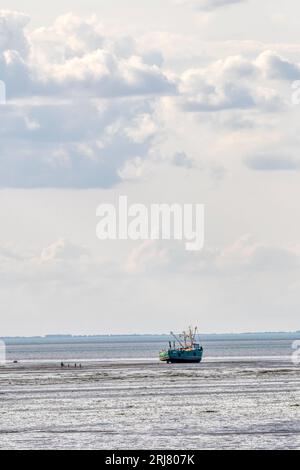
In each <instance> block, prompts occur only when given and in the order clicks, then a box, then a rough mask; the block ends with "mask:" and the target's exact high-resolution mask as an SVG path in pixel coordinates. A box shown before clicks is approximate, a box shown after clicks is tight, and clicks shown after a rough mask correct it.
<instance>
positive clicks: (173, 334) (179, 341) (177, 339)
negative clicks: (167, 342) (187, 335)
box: [171, 331, 184, 348]
mask: <svg viewBox="0 0 300 470" xmlns="http://www.w3.org/2000/svg"><path fill="white" fill-rule="evenodd" d="M171 335H172V336H173V337H174V338H175V339H176V341H178V343H179V344H180V346H181V347H182V348H184V345H183V344H182V342H181V340H180V339H179V338H178V337H177V336H176V335H175V333H173V331H171Z"/></svg>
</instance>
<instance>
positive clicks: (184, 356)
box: [159, 348, 203, 364]
mask: <svg viewBox="0 0 300 470" xmlns="http://www.w3.org/2000/svg"><path fill="white" fill-rule="evenodd" d="M159 358H160V360H161V361H162V362H167V363H168V364H199V363H200V362H201V361H202V358H203V349H202V348H200V349H192V350H182V349H169V351H163V352H161V353H160V356H159Z"/></svg>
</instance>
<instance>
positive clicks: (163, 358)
mask: <svg viewBox="0 0 300 470" xmlns="http://www.w3.org/2000/svg"><path fill="white" fill-rule="evenodd" d="M159 360H160V361H161V362H169V360H170V355H169V352H168V351H161V352H160V353H159Z"/></svg>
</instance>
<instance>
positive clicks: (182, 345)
mask: <svg viewBox="0 0 300 470" xmlns="http://www.w3.org/2000/svg"><path fill="white" fill-rule="evenodd" d="M171 335H172V336H173V338H174V340H175V341H173V342H172V341H169V349H164V350H163V351H161V352H160V353H159V359H160V361H162V362H166V363H167V364H172V363H183V364H184V363H189V364H190V363H193V364H199V363H200V362H201V361H202V358H203V347H202V346H201V345H200V341H198V340H197V337H198V329H197V328H194V329H193V328H189V330H188V331H187V332H186V331H184V332H183V333H182V334H181V335H178V336H176V335H175V334H174V333H173V332H171Z"/></svg>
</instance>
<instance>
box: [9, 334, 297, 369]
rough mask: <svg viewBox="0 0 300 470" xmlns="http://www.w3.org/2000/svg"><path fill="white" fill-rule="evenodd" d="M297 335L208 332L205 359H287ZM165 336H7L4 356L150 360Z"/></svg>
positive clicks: (162, 347)
mask: <svg viewBox="0 0 300 470" xmlns="http://www.w3.org/2000/svg"><path fill="white" fill-rule="evenodd" d="M296 339H300V334H265V335H263V334H260V335H230V336H229V335H225V336H222V335H208V336H204V337H202V341H201V342H202V344H203V346H204V350H205V358H206V360H210V359H217V358H219V359H224V358H230V359H234V358H237V359H238V358H262V359H263V358H285V359H286V358H288V357H290V356H291V354H292V344H293V341H294V340H296ZM168 340H169V337H168V336H111V337H84V338H78V337H48V338H29V339H24V338H19V339H7V340H6V345H7V359H8V360H9V361H11V360H18V361H37V362H38V361H67V360H69V361H71V360H77V361H109V360H128V359H130V360H153V359H156V358H157V356H158V352H159V351H160V350H161V349H164V348H165V347H167V346H168Z"/></svg>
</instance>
